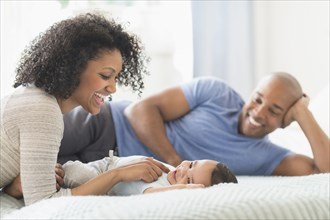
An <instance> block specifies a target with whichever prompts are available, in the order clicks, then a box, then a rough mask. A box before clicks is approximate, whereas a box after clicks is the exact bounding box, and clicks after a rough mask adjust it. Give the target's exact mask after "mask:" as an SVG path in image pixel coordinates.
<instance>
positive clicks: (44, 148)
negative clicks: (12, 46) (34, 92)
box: [18, 96, 71, 205]
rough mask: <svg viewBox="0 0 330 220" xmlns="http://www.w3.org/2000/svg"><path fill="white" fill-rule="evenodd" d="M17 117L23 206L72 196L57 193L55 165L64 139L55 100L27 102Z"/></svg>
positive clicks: (66, 191) (68, 190)
mask: <svg viewBox="0 0 330 220" xmlns="http://www.w3.org/2000/svg"><path fill="white" fill-rule="evenodd" d="M25 108H26V109H28V111H25V112H21V114H20V117H19V121H20V122H19V125H18V126H19V141H20V143H19V144H20V171H21V173H20V174H21V181H22V189H23V196H24V201H25V205H30V204H32V203H34V202H37V201H39V200H42V199H46V198H50V197H57V196H64V195H71V190H70V189H61V190H59V191H58V192H57V190H56V178H55V164H56V160H57V154H58V151H59V146H60V142H61V139H62V137H63V129H64V128H63V118H62V113H61V111H60V108H59V106H58V104H57V102H56V99H55V98H54V97H47V96H44V97H43V98H42V100H39V102H38V103H36V102H35V101H33V99H32V100H30V102H29V103H28V104H26V106H25Z"/></svg>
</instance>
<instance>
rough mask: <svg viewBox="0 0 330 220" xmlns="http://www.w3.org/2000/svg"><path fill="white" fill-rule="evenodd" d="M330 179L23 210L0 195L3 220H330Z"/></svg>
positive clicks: (43, 204) (245, 182) (68, 200)
mask: <svg viewBox="0 0 330 220" xmlns="http://www.w3.org/2000/svg"><path fill="white" fill-rule="evenodd" d="M329 179H330V174H329V173H326V174H314V175H309V176H300V177H275V176H271V177H264V176H260V177H257V176H238V181H239V184H232V183H229V184H228V183H225V184H219V185H215V186H212V187H209V188H205V189H184V190H173V191H167V192H161V193H153V194H146V195H134V196H111V197H110V196H85V197H82V196H80V197H61V198H52V199H48V200H43V201H40V202H37V203H35V204H33V205H30V206H27V207H23V202H22V201H21V200H15V199H13V198H11V197H9V196H8V195H4V194H2V195H1V197H0V198H1V214H2V216H1V219H203V220H204V219H330V211H329V210H330V202H329V200H330V194H329V188H330V187H329Z"/></svg>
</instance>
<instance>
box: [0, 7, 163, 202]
mask: <svg viewBox="0 0 330 220" xmlns="http://www.w3.org/2000/svg"><path fill="white" fill-rule="evenodd" d="M146 61H147V60H146V59H145V56H143V53H142V47H141V45H140V42H139V40H138V39H137V37H136V36H134V35H129V34H128V33H127V32H125V31H124V30H123V28H122V27H121V26H120V25H118V24H116V23H115V22H114V21H109V20H107V19H105V18H104V17H103V16H102V15H98V14H90V13H87V14H82V15H78V16H76V17H74V18H71V19H67V20H63V21H61V22H58V23H55V24H54V25H53V26H51V27H50V28H49V29H48V30H47V31H46V32H44V33H42V34H40V35H39V36H38V37H37V38H36V39H35V40H34V41H32V42H31V44H30V45H29V48H27V49H26V50H25V51H24V53H23V56H22V58H21V60H20V62H19V65H18V68H17V72H16V79H15V84H14V87H15V88H16V89H15V91H14V92H13V93H12V94H11V95H9V96H7V97H5V98H4V99H2V100H1V175H0V176H1V177H0V180H1V181H0V188H2V187H5V188H4V191H5V192H6V193H8V194H9V195H12V196H15V197H20V196H21V195H22V194H23V197H24V202H25V204H26V205H29V204H32V203H34V202H37V201H39V200H42V199H45V198H50V197H57V196H66V195H98V194H104V193H105V192H107V191H109V189H111V187H112V186H114V185H115V184H116V183H118V182H120V181H132V180H144V181H146V182H151V181H154V180H155V179H157V178H158V176H159V175H161V173H162V170H161V169H163V170H165V171H167V168H165V167H164V166H163V165H161V164H160V163H158V162H157V161H154V160H152V159H151V158H147V159H146V160H144V161H142V162H139V163H135V164H132V165H131V166H127V167H125V168H123V169H121V170H118V171H117V172H111V173H110V172H108V173H104V175H101V176H98V177H97V178H95V179H93V180H92V181H90V182H88V183H86V184H83V185H81V186H79V187H76V188H73V189H59V190H57V188H56V177H55V173H54V167H55V165H56V160H57V154H58V151H59V146H60V142H61V139H62V137H63V130H64V126H63V116H62V114H64V113H66V112H69V111H71V110H72V109H73V108H75V107H77V106H82V107H83V108H84V109H85V110H86V111H88V112H90V113H91V114H98V113H99V111H100V107H101V106H102V105H103V103H104V99H105V98H106V97H107V96H109V95H111V93H114V92H115V91H116V82H117V83H119V85H121V84H123V85H125V86H128V85H129V86H131V87H132V89H133V91H138V92H139V93H140V92H141V90H142V88H143V81H142V77H143V75H144V74H145V73H146V70H145V64H146ZM14 180H15V181H14ZM13 181H14V182H13ZM19 181H21V190H22V191H21V192H20V191H17V182H19ZM15 183H16V184H15ZM19 185H20V184H19Z"/></svg>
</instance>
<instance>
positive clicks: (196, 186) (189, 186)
mask: <svg viewBox="0 0 330 220" xmlns="http://www.w3.org/2000/svg"><path fill="white" fill-rule="evenodd" d="M186 188H187V189H195V188H205V186H204V184H194V183H190V184H186Z"/></svg>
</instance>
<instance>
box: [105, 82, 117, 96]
mask: <svg viewBox="0 0 330 220" xmlns="http://www.w3.org/2000/svg"><path fill="white" fill-rule="evenodd" d="M106 90H107V92H109V93H115V92H116V90H117V86H116V81H115V80H111V81H110V82H109V84H108V85H107V87H106Z"/></svg>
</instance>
